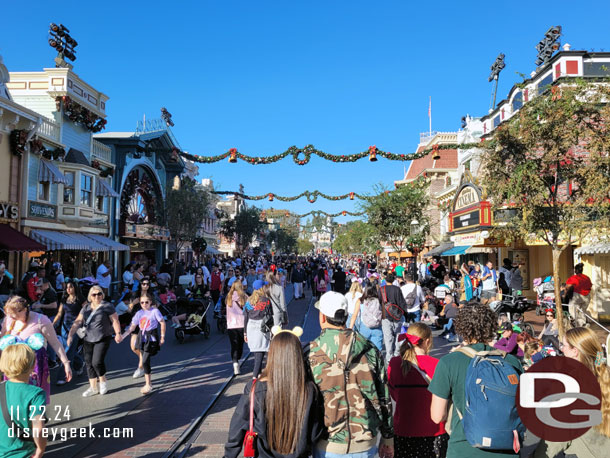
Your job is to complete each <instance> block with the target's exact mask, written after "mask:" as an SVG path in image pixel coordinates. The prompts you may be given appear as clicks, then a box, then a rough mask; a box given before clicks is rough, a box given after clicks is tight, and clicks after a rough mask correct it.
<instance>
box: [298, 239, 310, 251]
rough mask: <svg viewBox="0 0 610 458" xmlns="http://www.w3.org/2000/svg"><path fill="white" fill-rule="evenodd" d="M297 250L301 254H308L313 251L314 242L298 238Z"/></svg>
mask: <svg viewBox="0 0 610 458" xmlns="http://www.w3.org/2000/svg"><path fill="white" fill-rule="evenodd" d="M297 251H298V253H299V254H302V255H306V254H309V253H311V252H312V251H313V243H311V242H310V241H309V240H305V239H298V240H297Z"/></svg>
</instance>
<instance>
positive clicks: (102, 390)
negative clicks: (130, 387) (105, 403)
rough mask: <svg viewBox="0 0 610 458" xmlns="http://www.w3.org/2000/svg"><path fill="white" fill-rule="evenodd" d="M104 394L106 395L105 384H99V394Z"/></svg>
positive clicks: (106, 387)
mask: <svg viewBox="0 0 610 458" xmlns="http://www.w3.org/2000/svg"><path fill="white" fill-rule="evenodd" d="M106 393H108V386H107V385H106V382H100V394H106Z"/></svg>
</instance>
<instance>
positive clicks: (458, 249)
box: [441, 245, 470, 256]
mask: <svg viewBox="0 0 610 458" xmlns="http://www.w3.org/2000/svg"><path fill="white" fill-rule="evenodd" d="M469 248H470V246H469V245H462V246H454V247H453V248H451V249H449V250H447V251H443V253H442V254H441V256H459V255H462V254H466V252H467V251H468V249H469Z"/></svg>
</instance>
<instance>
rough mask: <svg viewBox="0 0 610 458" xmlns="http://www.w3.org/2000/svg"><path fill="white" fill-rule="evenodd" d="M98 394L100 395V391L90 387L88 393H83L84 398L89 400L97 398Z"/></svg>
mask: <svg viewBox="0 0 610 458" xmlns="http://www.w3.org/2000/svg"><path fill="white" fill-rule="evenodd" d="M96 394H99V391H98V390H97V388H96V389H93V388H91V387H89V388H87V391H85V392H84V393H83V398H88V397H91V396H95V395H96Z"/></svg>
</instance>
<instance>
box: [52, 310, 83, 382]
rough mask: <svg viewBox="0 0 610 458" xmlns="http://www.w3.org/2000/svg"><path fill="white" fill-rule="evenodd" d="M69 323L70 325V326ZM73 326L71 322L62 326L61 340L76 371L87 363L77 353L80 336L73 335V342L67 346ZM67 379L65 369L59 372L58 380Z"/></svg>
mask: <svg viewBox="0 0 610 458" xmlns="http://www.w3.org/2000/svg"><path fill="white" fill-rule="evenodd" d="M68 324H69V326H68ZM71 327H72V324H71V323H67V324H66V323H65V322H64V324H63V325H62V327H61V337H60V339H59V341H60V342H61V343H62V344H63V346H64V350H65V351H66V356H67V357H68V361H70V365H71V366H72V369H73V370H74V371H78V370H80V369H82V368H83V366H84V365H85V361H83V358H82V356H81V355H79V354H78V353H77V351H76V350H77V349H78V344H79V343H80V338H79V337H78V336H77V335H76V334H74V335H73V336H72V342H71V343H70V346H69V347H67V346H66V342H67V341H68V333H69V332H70V328H71ZM65 379H66V372H65V371H63V370H60V371H59V372H58V374H57V380H65Z"/></svg>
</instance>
